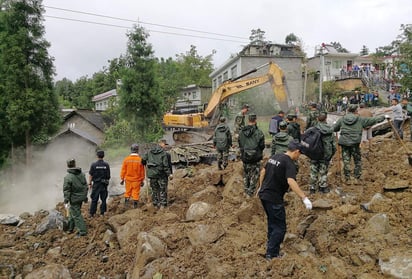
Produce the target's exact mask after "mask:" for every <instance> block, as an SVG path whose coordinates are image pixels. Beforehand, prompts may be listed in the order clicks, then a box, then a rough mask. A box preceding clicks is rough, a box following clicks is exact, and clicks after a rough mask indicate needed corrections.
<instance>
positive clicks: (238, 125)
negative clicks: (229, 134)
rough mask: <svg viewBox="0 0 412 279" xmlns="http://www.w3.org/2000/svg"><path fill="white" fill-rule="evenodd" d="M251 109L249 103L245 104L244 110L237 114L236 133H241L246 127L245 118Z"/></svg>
mask: <svg viewBox="0 0 412 279" xmlns="http://www.w3.org/2000/svg"><path fill="white" fill-rule="evenodd" d="M248 111H249V105H248V104H244V105H243V106H242V110H241V111H240V112H239V113H238V114H237V115H236V118H235V135H239V132H240V130H241V129H242V128H243V127H245V118H246V115H247V113H248Z"/></svg>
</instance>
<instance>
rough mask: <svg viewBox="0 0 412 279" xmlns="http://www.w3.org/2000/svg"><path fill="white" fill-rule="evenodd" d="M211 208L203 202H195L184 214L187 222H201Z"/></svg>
mask: <svg viewBox="0 0 412 279" xmlns="http://www.w3.org/2000/svg"><path fill="white" fill-rule="evenodd" d="M211 208H212V206H211V205H210V204H208V203H205V202H195V203H193V204H191V205H190V207H189V209H188V210H187V212H186V220H187V221H199V220H201V219H202V218H203V217H204V216H205V215H206V214H207V213H208V212H209V211H210V209H211Z"/></svg>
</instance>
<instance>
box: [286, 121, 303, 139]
mask: <svg viewBox="0 0 412 279" xmlns="http://www.w3.org/2000/svg"><path fill="white" fill-rule="evenodd" d="M288 134H289V135H290V136H291V137H292V138H294V139H297V140H298V141H299V142H300V125H299V123H297V122H289V124H288Z"/></svg>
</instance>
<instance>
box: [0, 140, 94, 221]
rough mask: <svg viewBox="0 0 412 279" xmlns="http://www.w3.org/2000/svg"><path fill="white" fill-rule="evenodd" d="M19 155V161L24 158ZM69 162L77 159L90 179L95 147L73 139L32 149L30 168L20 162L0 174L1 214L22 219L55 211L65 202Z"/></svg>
mask: <svg viewBox="0 0 412 279" xmlns="http://www.w3.org/2000/svg"><path fill="white" fill-rule="evenodd" d="M18 153H19V154H18V157H21V156H22V157H24V154H23V151H19V152H18ZM20 155H21V156H20ZM69 158H75V159H76V165H77V166H78V167H80V168H81V169H82V171H83V172H85V173H86V177H87V173H88V170H89V166H90V164H91V163H92V162H93V161H94V160H95V146H93V145H91V144H89V143H86V142H84V141H83V140H80V139H74V138H73V137H72V138H64V139H59V140H55V141H52V142H51V143H49V144H48V145H47V146H45V147H34V148H33V155H32V164H31V166H29V167H27V166H25V164H24V163H23V162H20V161H19V162H15V163H14V164H13V166H10V167H9V168H6V169H4V170H3V171H2V172H1V173H0V177H1V182H0V214H14V215H20V214H21V213H23V212H29V213H34V212H36V211H38V210H41V209H44V210H49V209H53V208H55V206H56V204H57V203H59V202H62V201H63V179H64V176H65V175H66V169H67V168H66V161H67V159H69Z"/></svg>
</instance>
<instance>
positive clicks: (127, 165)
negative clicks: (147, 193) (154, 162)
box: [120, 153, 145, 201]
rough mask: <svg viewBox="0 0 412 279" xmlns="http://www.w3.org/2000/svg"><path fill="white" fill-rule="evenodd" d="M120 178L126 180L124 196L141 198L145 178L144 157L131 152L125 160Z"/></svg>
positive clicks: (135, 199)
mask: <svg viewBox="0 0 412 279" xmlns="http://www.w3.org/2000/svg"><path fill="white" fill-rule="evenodd" d="M120 178H121V179H122V180H125V182H126V192H125V193H124V197H125V198H126V199H129V198H130V197H132V199H133V200H134V201H138V200H139V194H140V185H141V184H142V182H143V180H144V178H145V169H144V166H143V164H142V158H141V157H140V156H139V154H137V153H131V154H130V155H129V156H127V157H126V158H125V159H124V160H123V164H122V170H121V171H120Z"/></svg>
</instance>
